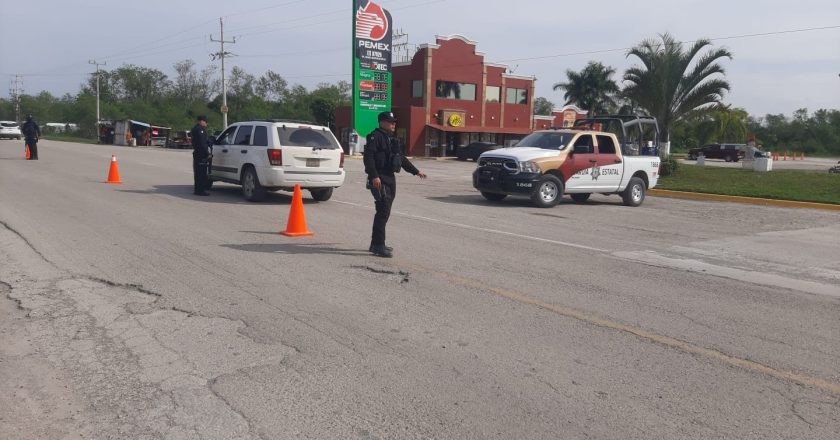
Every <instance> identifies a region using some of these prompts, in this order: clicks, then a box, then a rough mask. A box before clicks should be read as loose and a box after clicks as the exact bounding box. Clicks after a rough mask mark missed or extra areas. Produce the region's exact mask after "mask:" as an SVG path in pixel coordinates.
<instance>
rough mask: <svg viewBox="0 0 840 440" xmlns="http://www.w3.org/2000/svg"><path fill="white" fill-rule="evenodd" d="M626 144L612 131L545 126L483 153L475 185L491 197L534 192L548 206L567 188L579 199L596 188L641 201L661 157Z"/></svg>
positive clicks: (633, 201) (627, 200) (653, 182)
mask: <svg viewBox="0 0 840 440" xmlns="http://www.w3.org/2000/svg"><path fill="white" fill-rule="evenodd" d="M622 149H623V148H622V144H621V143H619V141H618V138H617V137H616V136H615V135H614V134H612V133H608V132H601V131H593V130H577V129H559V130H539V131H535V132H533V133H531V134H530V135H528V136H526V137H525V138H524V139H522V140H521V141H520V142H519V143H518V144H516V146H515V147H513V148H502V149H498V150H491V151H487V152H485V153H483V154H482V155H481V156H479V158H478V167H477V168H476V170H475V172H473V186H474V187H475V188H476V189H478V190H479V191H480V192H481V194H482V195H483V196H484V197H485V198H486V199H487V200H492V201H498V200H502V199H504V198H505V197H507V196H509V195H521V196H529V197H530V198H531V200H532V201H533V202H534V204H536V205H537V206H539V207H542V208H549V207H552V206H554V205H556V204H557V203H558V202H559V201H560V199H561V198H562V197H563V194H564V193H565V194H569V195H570V196H571V198H572V200H574V201H575V202H577V203H583V202H585V201H586V200H587V199H589V196H590V195H591V194H592V193H599V194H620V195H621V197H622V199H623V200H624V204H625V205H628V206H639V205H641V204H642V202H643V201H644V199H645V191H646V190H647V189H649V188H653V187H654V186H656V182H657V180H658V178H659V161H660V159H659V156H656V155H647V156H642V155H635V156H633V155H624V154H622ZM636 151H638V150H636Z"/></svg>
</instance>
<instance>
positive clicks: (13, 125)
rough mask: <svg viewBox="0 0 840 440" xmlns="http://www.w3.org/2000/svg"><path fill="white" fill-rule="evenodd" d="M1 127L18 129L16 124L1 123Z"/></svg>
mask: <svg viewBox="0 0 840 440" xmlns="http://www.w3.org/2000/svg"><path fill="white" fill-rule="evenodd" d="M0 125H2V126H3V127H9V128H17V124H16V123H14V122H0Z"/></svg>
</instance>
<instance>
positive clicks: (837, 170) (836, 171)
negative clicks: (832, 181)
mask: <svg viewBox="0 0 840 440" xmlns="http://www.w3.org/2000/svg"><path fill="white" fill-rule="evenodd" d="M828 172H829V173H831V174H840V162H837V165H834V166H833V167H831V168H829V169H828Z"/></svg>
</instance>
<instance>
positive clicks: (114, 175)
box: [105, 154, 122, 185]
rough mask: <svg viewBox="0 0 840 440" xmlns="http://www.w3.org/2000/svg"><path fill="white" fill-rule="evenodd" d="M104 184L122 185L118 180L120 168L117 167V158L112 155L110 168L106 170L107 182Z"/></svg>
mask: <svg viewBox="0 0 840 440" xmlns="http://www.w3.org/2000/svg"><path fill="white" fill-rule="evenodd" d="M105 183H110V184H112V185H119V184H120V183H122V180H120V167H119V166H118V165H117V156H116V155H114V154H112V155H111V168H110V169H109V170H108V180H106V181H105Z"/></svg>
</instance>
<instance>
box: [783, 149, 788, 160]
mask: <svg viewBox="0 0 840 440" xmlns="http://www.w3.org/2000/svg"><path fill="white" fill-rule="evenodd" d="M782 160H787V150H785V158H784V159H782Z"/></svg>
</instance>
